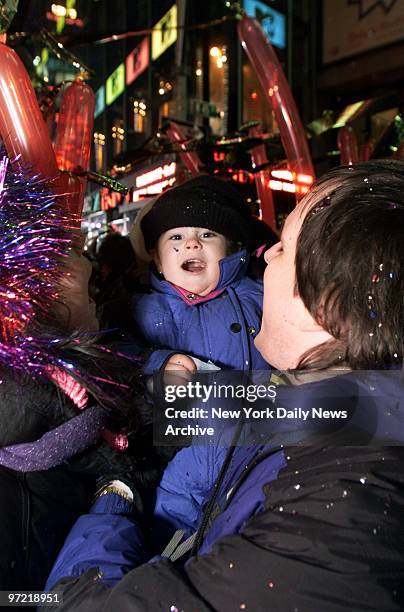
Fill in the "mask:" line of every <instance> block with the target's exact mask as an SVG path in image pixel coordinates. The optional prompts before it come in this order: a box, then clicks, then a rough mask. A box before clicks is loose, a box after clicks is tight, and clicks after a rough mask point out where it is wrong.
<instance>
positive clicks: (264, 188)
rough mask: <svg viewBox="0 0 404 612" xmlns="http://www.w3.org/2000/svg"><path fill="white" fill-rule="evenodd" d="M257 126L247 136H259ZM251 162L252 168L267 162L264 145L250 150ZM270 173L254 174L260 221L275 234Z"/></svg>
mask: <svg viewBox="0 0 404 612" xmlns="http://www.w3.org/2000/svg"><path fill="white" fill-rule="evenodd" d="M261 134H262V132H261V129H260V128H259V126H256V125H255V126H253V127H251V128H250V129H249V130H248V135H249V136H252V137H253V138H254V137H257V136H261ZM250 155H251V160H252V162H253V165H254V167H256V166H261V165H262V164H265V163H266V162H268V158H267V152H266V148H265V145H264V144H261V145H258V146H256V147H253V148H252V149H251V150H250ZM270 178H271V173H270V171H269V169H265V170H260V171H259V172H257V173H256V174H254V179H255V186H256V188H257V195H258V197H259V199H260V202H261V212H262V219H263V220H264V221H265V222H266V223H267V224H268V225H269V226H270V227H271V228H272V229H273V230H274V232H276V216H275V207H274V200H273V197H272V190H271V189H270V188H269V185H268V184H269V180H270Z"/></svg>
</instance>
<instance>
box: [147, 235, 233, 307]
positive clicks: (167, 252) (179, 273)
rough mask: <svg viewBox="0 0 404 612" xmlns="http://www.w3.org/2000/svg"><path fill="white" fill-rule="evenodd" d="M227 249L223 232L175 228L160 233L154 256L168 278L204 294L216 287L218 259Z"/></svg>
mask: <svg viewBox="0 0 404 612" xmlns="http://www.w3.org/2000/svg"><path fill="white" fill-rule="evenodd" d="M226 251H227V239H226V238H225V237H224V236H223V235H222V234H218V233H216V232H213V231H211V230H209V229H207V228H205V227H176V228H174V229H171V230H168V231H167V232H164V234H162V235H161V236H160V238H159V240H158V242H157V246H156V249H155V250H154V251H153V252H152V255H153V259H154V262H155V264H156V266H157V270H158V271H159V272H162V273H163V274H164V278H165V279H166V280H168V281H170V282H171V283H173V284H174V285H177V286H179V287H182V288H183V289H186V291H189V292H190V293H195V294H197V295H202V296H203V295H208V293H210V292H211V291H213V290H214V289H215V288H216V287H217V283H218V282H219V276H220V269H219V261H220V260H221V259H223V258H224V257H226Z"/></svg>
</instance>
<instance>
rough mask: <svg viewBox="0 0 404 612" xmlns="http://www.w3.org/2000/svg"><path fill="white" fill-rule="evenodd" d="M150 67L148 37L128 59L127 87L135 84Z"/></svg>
mask: <svg viewBox="0 0 404 612" xmlns="http://www.w3.org/2000/svg"><path fill="white" fill-rule="evenodd" d="M148 65H149V37H148V36H146V37H145V38H144V39H143V40H142V42H141V43H140V44H138V46H137V47H135V48H134V49H133V51H132V52H131V53H129V55H128V56H127V58H126V85H130V84H131V83H133V81H134V80H135V79H137V77H138V76H139V75H141V74H142V72H143V71H144V70H146V68H147V66H148Z"/></svg>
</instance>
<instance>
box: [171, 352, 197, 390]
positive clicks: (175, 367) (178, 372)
mask: <svg viewBox="0 0 404 612" xmlns="http://www.w3.org/2000/svg"><path fill="white" fill-rule="evenodd" d="M196 369H197V368H196V364H195V361H194V360H193V359H192V358H191V357H189V356H188V355H181V354H180V353H176V354H175V355H172V356H171V357H170V359H169V360H168V361H167V363H166V365H165V367H164V382H165V384H166V385H167V384H170V385H180V384H184V382H185V383H186V382H188V380H189V379H190V377H191V374H193V373H194V372H195V371H196ZM171 372H172V374H171Z"/></svg>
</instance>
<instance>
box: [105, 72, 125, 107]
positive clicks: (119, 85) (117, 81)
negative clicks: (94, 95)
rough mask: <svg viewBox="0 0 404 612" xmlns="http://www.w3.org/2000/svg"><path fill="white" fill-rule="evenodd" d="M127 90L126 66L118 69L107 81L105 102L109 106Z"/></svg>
mask: <svg viewBox="0 0 404 612" xmlns="http://www.w3.org/2000/svg"><path fill="white" fill-rule="evenodd" d="M124 90H125V64H123V63H122V64H119V66H118V68H116V70H114V72H113V73H112V74H111V76H109V77H108V78H107V80H106V81H105V101H106V103H107V105H108V106H109V105H110V104H112V102H114V100H116V99H117V97H118V96H120V95H121V93H122V92H123V91H124Z"/></svg>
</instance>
